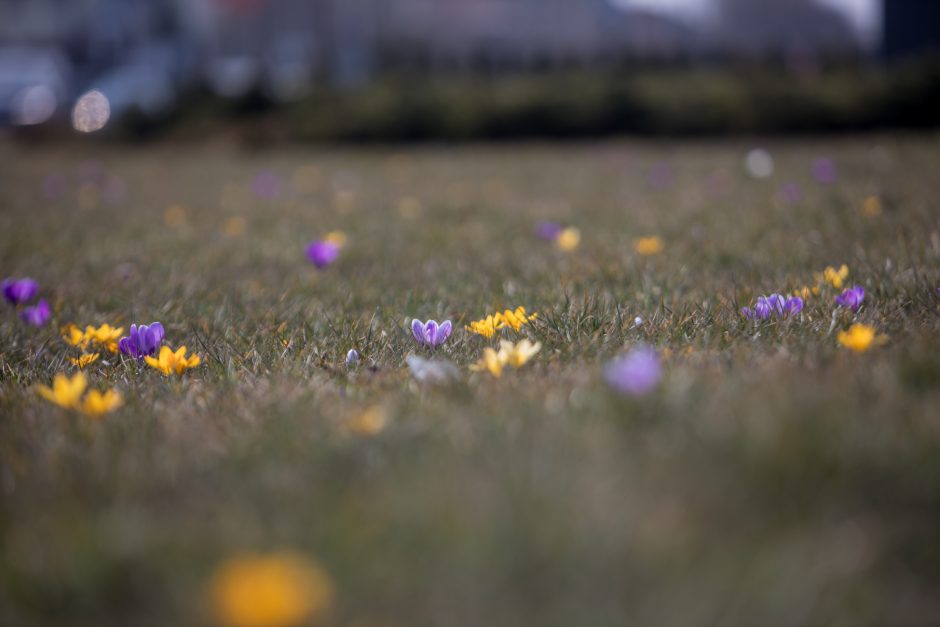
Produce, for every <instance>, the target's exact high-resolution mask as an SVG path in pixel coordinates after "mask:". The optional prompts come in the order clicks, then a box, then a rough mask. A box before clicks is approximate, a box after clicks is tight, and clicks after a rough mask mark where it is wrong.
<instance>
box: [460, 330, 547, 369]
mask: <svg viewBox="0 0 940 627" xmlns="http://www.w3.org/2000/svg"><path fill="white" fill-rule="evenodd" d="M541 348H542V344H541V342H536V343H534V344H533V343H532V342H530V341H529V340H528V339H524V340H520V341H519V342H517V343H516V344H513V343H512V342H507V341H506V340H501V341H500V343H499V351H496V350H493V349H492V348H490V347H487V348H485V349H483V357H481V358H480V361H478V362H477V363H475V364H473V365H471V366H470V370H473V371H474V372H482V371H484V370H486V371H488V372H489V373H490V374H491V375H493V376H494V377H499V376H501V375H502V374H503V368H504V367H506V366H512V367H513V368H516V369H518V368H521V367H522V366H523V365H525V363H526V362H527V361H529V360H530V359H531V358H532V356H533V355H535V354H536V353H537V352H539V350H541Z"/></svg>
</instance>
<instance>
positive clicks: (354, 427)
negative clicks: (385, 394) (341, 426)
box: [346, 405, 388, 435]
mask: <svg viewBox="0 0 940 627" xmlns="http://www.w3.org/2000/svg"><path fill="white" fill-rule="evenodd" d="M387 423H388V412H387V411H386V410H385V408H384V407H382V406H381V405H373V406H371V407H368V408H367V409H366V410H365V411H363V412H362V413H361V414H358V415H357V416H355V417H353V418H352V419H350V420H349V421H348V422H347V423H346V427H347V428H348V429H349V430H350V431H352V432H353V433H355V434H356V435H375V434H377V433H379V432H380V431H382V430H383V429H384V428H385V425H386V424H387Z"/></svg>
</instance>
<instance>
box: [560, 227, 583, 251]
mask: <svg viewBox="0 0 940 627" xmlns="http://www.w3.org/2000/svg"><path fill="white" fill-rule="evenodd" d="M580 243H581V231H579V230H578V229H576V228H574V227H573V226H569V227H568V228H566V229H562V230H561V232H559V233H558V237H556V238H555V246H557V247H558V249H559V250H563V251H565V252H566V253H570V252H571V251H572V250H574V249H576V248H577V247H578V244H580Z"/></svg>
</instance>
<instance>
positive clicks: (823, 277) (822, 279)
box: [816, 264, 849, 290]
mask: <svg viewBox="0 0 940 627" xmlns="http://www.w3.org/2000/svg"><path fill="white" fill-rule="evenodd" d="M847 278H849V267H848V266H847V265H845V264H842V265H841V266H839V269H838V270H836V269H835V268H833V267H832V266H826V269H825V270H823V271H822V274H819V273H816V283H818V284H820V285H821V284H823V283H829V284H830V285H832V287H834V288H836V289H837V290H841V289H842V285H843V284H844V283H845V280H846V279H847Z"/></svg>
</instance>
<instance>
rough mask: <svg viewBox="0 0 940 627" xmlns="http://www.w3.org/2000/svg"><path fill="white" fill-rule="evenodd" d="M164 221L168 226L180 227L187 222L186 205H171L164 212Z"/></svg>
mask: <svg viewBox="0 0 940 627" xmlns="http://www.w3.org/2000/svg"><path fill="white" fill-rule="evenodd" d="M163 223H164V224H166V225H167V227H168V228H171V229H178V228H179V227H181V226H183V225H184V224H186V207H183V206H182V205H170V206H169V207H167V208H166V211H164V212H163Z"/></svg>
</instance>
